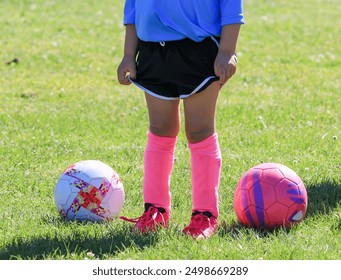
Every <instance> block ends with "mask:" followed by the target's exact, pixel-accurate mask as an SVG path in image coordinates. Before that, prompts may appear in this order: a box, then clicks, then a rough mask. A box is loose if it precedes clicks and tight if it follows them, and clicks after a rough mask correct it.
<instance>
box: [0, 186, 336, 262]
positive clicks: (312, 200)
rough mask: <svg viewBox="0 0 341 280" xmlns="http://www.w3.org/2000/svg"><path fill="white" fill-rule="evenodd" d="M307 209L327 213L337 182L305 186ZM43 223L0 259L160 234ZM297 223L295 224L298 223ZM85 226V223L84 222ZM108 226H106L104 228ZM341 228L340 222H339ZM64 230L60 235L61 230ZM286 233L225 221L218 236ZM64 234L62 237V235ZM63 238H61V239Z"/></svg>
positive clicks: (142, 243) (137, 242)
mask: <svg viewBox="0 0 341 280" xmlns="http://www.w3.org/2000/svg"><path fill="white" fill-rule="evenodd" d="M307 190H308V199H309V200H308V209H307V215H306V218H309V217H312V216H315V215H329V214H330V213H331V212H332V211H333V209H335V208H336V207H338V206H339V205H340V202H341V185H340V184H337V183H336V182H331V181H327V182H322V183H319V184H315V185H310V186H309V185H308V186H307ZM42 223H43V224H48V225H51V224H52V226H53V227H54V228H56V230H55V231H54V233H52V234H51V233H49V235H48V236H41V237H37V238H31V239H29V238H27V237H26V238H17V239H15V240H13V241H12V242H11V243H10V244H8V245H6V246H5V247H4V248H3V249H1V251H0V259H1V260H8V259H18V258H20V259H46V258H49V259H54V258H55V259H61V258H64V259H80V258H84V257H87V255H86V252H91V254H94V255H95V257H98V258H99V259H105V258H106V257H108V256H109V257H110V256H111V257H112V256H115V255H117V254H119V253H120V252H123V251H125V250H126V249H127V248H131V247H133V250H138V251H139V250H141V251H142V250H144V249H145V248H148V247H151V246H153V245H154V244H156V243H157V242H158V240H159V238H160V236H161V235H160V233H155V234H148V235H145V236H144V235H142V234H132V233H131V232H130V227H128V226H126V227H119V228H116V227H111V225H110V224H108V225H104V227H105V228H104V229H103V230H104V231H105V233H99V232H100V231H102V230H100V231H96V230H95V232H94V231H93V230H92V231H91V233H90V234H89V235H88V236H86V234H85V233H84V232H86V231H87V230H89V231H90V230H91V226H90V227H88V228H85V229H84V228H83V225H82V224H80V225H77V224H70V223H68V222H64V221H62V220H61V219H60V218H55V217H43V221H42ZM298 226H299V225H298ZM85 227H87V224H85ZM107 227H109V229H108V228H107ZM339 227H341V222H340V224H339ZM65 229H66V231H68V232H69V233H68V234H65V233H64V237H63V235H62V234H61V232H63V230H65ZM283 231H284V232H290V229H284V228H280V229H276V230H273V231H269V230H264V229H253V228H244V227H242V226H240V225H239V224H232V225H231V224H227V223H224V222H222V224H221V225H220V229H219V232H218V235H219V236H220V237H222V238H224V237H226V236H230V237H235V238H237V237H238V236H240V235H243V234H248V233H251V234H256V235H257V236H258V237H259V238H266V237H267V236H273V235H275V234H276V233H278V232H283ZM65 236H66V237H65ZM63 238H65V239H63Z"/></svg>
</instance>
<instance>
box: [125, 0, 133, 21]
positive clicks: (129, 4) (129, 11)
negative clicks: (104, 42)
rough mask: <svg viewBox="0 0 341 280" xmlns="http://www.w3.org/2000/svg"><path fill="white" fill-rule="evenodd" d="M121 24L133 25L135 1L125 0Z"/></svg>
mask: <svg viewBox="0 0 341 280" xmlns="http://www.w3.org/2000/svg"><path fill="white" fill-rule="evenodd" d="M123 24H124V25H126V24H135V0H126V2H125V5H124V15H123Z"/></svg>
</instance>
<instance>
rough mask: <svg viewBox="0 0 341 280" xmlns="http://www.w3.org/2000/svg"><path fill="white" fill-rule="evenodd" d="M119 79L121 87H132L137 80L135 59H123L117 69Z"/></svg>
mask: <svg viewBox="0 0 341 280" xmlns="http://www.w3.org/2000/svg"><path fill="white" fill-rule="evenodd" d="M117 79H118V82H119V83H120V84H121V85H130V84H131V80H130V79H132V80H134V79H136V65H135V60H134V59H133V58H126V57H125V58H123V59H122V62H121V64H120V65H119V67H118V69H117Z"/></svg>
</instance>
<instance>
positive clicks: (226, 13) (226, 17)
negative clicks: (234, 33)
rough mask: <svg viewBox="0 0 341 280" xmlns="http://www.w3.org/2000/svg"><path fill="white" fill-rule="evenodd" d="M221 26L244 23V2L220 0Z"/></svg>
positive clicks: (239, 0)
mask: <svg viewBox="0 0 341 280" xmlns="http://www.w3.org/2000/svg"><path fill="white" fill-rule="evenodd" d="M220 11H221V26H223V25H227V24H235V23H241V24H242V23H244V16H243V0H220Z"/></svg>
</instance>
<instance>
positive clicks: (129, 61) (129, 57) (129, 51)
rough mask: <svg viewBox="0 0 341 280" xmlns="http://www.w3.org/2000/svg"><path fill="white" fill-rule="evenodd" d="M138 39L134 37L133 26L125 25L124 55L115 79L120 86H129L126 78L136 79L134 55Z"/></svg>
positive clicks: (134, 30) (134, 29)
mask: <svg viewBox="0 0 341 280" xmlns="http://www.w3.org/2000/svg"><path fill="white" fill-rule="evenodd" d="M137 44H138V38H137V35H136V28H135V25H134V24H127V25H126V33H125V42H124V55H123V59H122V61H121V63H120V65H119V66H118V69H117V78H118V81H119V82H120V84H122V85H129V84H131V82H130V80H129V78H128V76H130V77H131V78H132V79H135V78H136V63H135V58H136V53H137Z"/></svg>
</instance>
